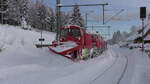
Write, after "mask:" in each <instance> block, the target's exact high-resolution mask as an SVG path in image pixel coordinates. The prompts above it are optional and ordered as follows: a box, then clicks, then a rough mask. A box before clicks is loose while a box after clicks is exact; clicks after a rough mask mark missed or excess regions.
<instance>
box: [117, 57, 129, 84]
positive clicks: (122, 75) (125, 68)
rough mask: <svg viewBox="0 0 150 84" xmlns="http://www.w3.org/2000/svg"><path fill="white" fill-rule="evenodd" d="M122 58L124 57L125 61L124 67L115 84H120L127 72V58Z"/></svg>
mask: <svg viewBox="0 0 150 84" xmlns="http://www.w3.org/2000/svg"><path fill="white" fill-rule="evenodd" d="M124 57H125V59H126V63H125V67H124V69H123V72H122V74H121V76H120V78H119V79H118V81H117V84H120V83H121V80H122V79H123V77H124V75H125V73H126V71H127V67H128V57H127V56H124Z"/></svg>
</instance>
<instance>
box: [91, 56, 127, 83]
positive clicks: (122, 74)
mask: <svg viewBox="0 0 150 84" xmlns="http://www.w3.org/2000/svg"><path fill="white" fill-rule="evenodd" d="M123 57H124V58H125V59H126V62H125V67H124V69H123V72H122V73H121V76H120V77H119V79H118V80H117V83H116V84H120V83H121V81H122V79H123V77H124V75H125V73H126V70H127V66H128V57H127V56H123ZM118 58H119V55H117V56H116V58H115V61H114V62H113V63H112V65H111V66H110V67H108V68H107V69H106V70H105V71H104V72H103V73H101V74H99V75H98V76H96V77H95V78H94V79H93V80H92V81H91V82H90V83H89V84H93V82H94V81H96V80H98V79H99V78H101V77H102V76H103V75H104V74H105V73H106V72H107V71H109V70H110V69H111V68H112V67H113V66H114V65H115V64H116V62H117V60H118Z"/></svg>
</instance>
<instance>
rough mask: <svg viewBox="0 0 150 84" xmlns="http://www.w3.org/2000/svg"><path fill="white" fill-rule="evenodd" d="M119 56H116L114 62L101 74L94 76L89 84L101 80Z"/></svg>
mask: <svg viewBox="0 0 150 84" xmlns="http://www.w3.org/2000/svg"><path fill="white" fill-rule="evenodd" d="M118 58H119V56H116V58H115V60H114V62H113V63H112V64H111V65H110V66H109V67H108V68H106V69H105V70H104V71H103V73H101V74H99V75H98V76H96V77H95V78H94V79H93V80H92V81H91V82H90V83H89V84H93V82H94V81H96V80H98V79H99V78H101V77H102V76H103V75H104V74H105V73H106V72H107V71H109V70H110V69H111V68H112V67H113V66H114V65H115V64H116V62H117V60H118Z"/></svg>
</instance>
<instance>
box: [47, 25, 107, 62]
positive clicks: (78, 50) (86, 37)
mask: <svg viewBox="0 0 150 84" xmlns="http://www.w3.org/2000/svg"><path fill="white" fill-rule="evenodd" d="M48 48H49V50H50V51H52V52H54V53H57V54H60V55H62V56H64V57H67V58H69V59H72V60H75V59H77V60H81V59H88V58H93V57H96V56H98V55H100V53H102V52H103V51H104V50H105V49H106V42H105V41H104V40H103V38H102V37H101V36H100V35H99V34H90V33H87V32H86V31H85V29H84V28H81V27H79V26H75V25H69V26H64V27H62V28H61V35H60V39H59V40H58V41H53V42H52V45H50V46H49V47H48Z"/></svg>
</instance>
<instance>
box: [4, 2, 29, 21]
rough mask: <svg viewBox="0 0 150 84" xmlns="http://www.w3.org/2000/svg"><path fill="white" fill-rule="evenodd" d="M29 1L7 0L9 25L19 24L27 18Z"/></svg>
mask: <svg viewBox="0 0 150 84" xmlns="http://www.w3.org/2000/svg"><path fill="white" fill-rule="evenodd" d="M29 3H30V0H8V11H7V19H8V20H10V21H11V22H9V23H10V24H21V21H22V18H25V19H26V18H27V16H28V10H29Z"/></svg>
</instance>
